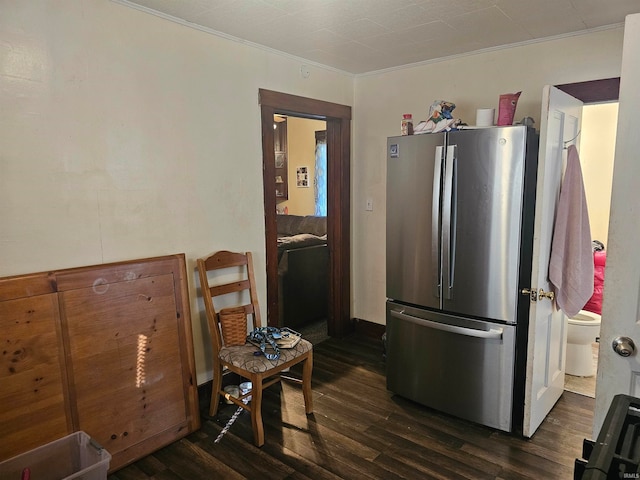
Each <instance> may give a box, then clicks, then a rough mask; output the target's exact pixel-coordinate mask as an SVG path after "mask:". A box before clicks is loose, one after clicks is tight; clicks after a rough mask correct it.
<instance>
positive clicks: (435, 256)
mask: <svg viewBox="0 0 640 480" xmlns="http://www.w3.org/2000/svg"><path fill="white" fill-rule="evenodd" d="M443 160H444V146H442V145H438V146H437V147H436V158H435V161H434V162H433V199H432V202H431V205H432V206H431V238H432V239H434V241H432V242H431V261H432V265H438V268H434V269H433V285H434V290H435V292H434V293H435V295H436V297H438V298H440V289H441V283H442V267H441V265H440V241H439V240H440V199H441V195H440V192H441V190H442V162H443Z"/></svg>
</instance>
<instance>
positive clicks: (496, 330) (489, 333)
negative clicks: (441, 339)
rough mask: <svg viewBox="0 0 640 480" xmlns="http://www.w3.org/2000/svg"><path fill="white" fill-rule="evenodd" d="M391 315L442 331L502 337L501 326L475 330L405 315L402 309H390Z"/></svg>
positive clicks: (478, 336)
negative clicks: (397, 310)
mask: <svg viewBox="0 0 640 480" xmlns="http://www.w3.org/2000/svg"><path fill="white" fill-rule="evenodd" d="M391 316H392V317H396V318H399V319H401V320H407V321H409V322H412V323H415V324H416V325H422V326H425V327H428V328H434V329H436V330H442V331H444V332H450V333H456V334H458V335H466V336H467V337H476V338H486V339H498V340H501V339H502V332H503V331H504V330H503V329H502V328H491V329H489V331H485V330H475V329H473V328H465V327H458V326H456V325H447V324H445V323H439V322H432V321H431V320H425V319H424V318H419V317H414V316H413V315H407V314H406V313H404V311H401V312H396V311H395V310H392V311H391Z"/></svg>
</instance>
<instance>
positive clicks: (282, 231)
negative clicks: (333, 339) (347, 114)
mask: <svg viewBox="0 0 640 480" xmlns="http://www.w3.org/2000/svg"><path fill="white" fill-rule="evenodd" d="M274 134H275V155H276V177H275V182H276V230H277V234H278V239H277V248H278V312H279V315H278V326H280V327H285V326H286V327H289V328H292V329H294V330H296V331H298V332H300V333H301V334H302V336H303V337H304V338H305V339H307V340H309V341H310V342H311V343H312V344H314V345H315V344H317V343H320V342H322V341H324V340H326V339H327V338H329V337H328V335H327V331H328V328H327V315H328V307H329V271H330V262H329V247H328V244H327V223H328V222H330V221H331V219H330V218H328V208H327V154H326V152H327V148H326V146H327V145H326V122H325V121H324V120H316V119H310V118H301V117H295V116H284V115H276V116H275V117H274Z"/></svg>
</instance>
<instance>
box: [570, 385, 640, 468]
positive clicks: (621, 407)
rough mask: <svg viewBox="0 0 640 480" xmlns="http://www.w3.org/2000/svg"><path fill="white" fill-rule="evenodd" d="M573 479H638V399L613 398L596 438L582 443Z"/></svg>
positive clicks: (639, 439) (639, 424)
mask: <svg viewBox="0 0 640 480" xmlns="http://www.w3.org/2000/svg"><path fill="white" fill-rule="evenodd" d="M582 458H583V459H576V462H575V470H574V475H573V478H574V480H607V479H620V478H640V399H639V398H636V397H631V396H629V395H616V396H615V397H613V400H612V401H611V406H610V407H609V411H608V412H607V416H606V417H605V419H604V423H603V424H602V429H601V430H600V434H599V435H598V439H597V440H596V441H595V442H593V441H591V440H586V439H585V440H584V442H583V446H582Z"/></svg>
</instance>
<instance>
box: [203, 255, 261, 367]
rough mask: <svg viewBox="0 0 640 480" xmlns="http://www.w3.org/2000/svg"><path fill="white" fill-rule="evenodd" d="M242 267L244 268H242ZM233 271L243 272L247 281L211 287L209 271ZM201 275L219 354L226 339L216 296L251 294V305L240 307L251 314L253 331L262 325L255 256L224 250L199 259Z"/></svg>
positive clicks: (212, 334) (207, 311) (207, 310)
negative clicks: (223, 338)
mask: <svg viewBox="0 0 640 480" xmlns="http://www.w3.org/2000/svg"><path fill="white" fill-rule="evenodd" d="M238 267H240V268H239V269H238ZM242 267H245V268H242ZM233 268H235V271H238V270H240V271H241V272H242V273H243V274H244V276H245V277H246V278H245V279H241V280H237V281H233V282H227V283H223V284H220V285H210V282H209V277H208V275H207V272H209V271H212V270H222V269H233ZM198 273H199V276H200V288H201V290H202V292H203V299H204V306H205V310H206V313H207V321H208V323H209V331H210V333H211V337H212V343H213V347H214V353H215V354H216V355H217V352H218V351H219V350H220V348H221V347H222V338H221V335H220V329H219V326H218V325H219V318H218V314H217V311H216V308H215V306H214V299H215V298H216V297H219V296H222V295H226V294H229V293H235V292H242V291H248V292H249V297H250V299H251V303H249V304H246V305H238V306H242V307H243V308H244V309H245V312H246V313H247V315H249V314H251V323H252V324H253V325H252V326H251V327H252V329H253V328H256V327H260V326H262V321H261V319H260V309H259V307H258V294H257V291H256V286H255V276H254V272H253V258H252V256H251V252H247V253H235V252H229V251H220V252H217V253H214V254H213V255H211V256H209V257H207V258H199V259H198ZM204 292H209V295H206V294H204ZM225 306H226V305H225Z"/></svg>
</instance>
